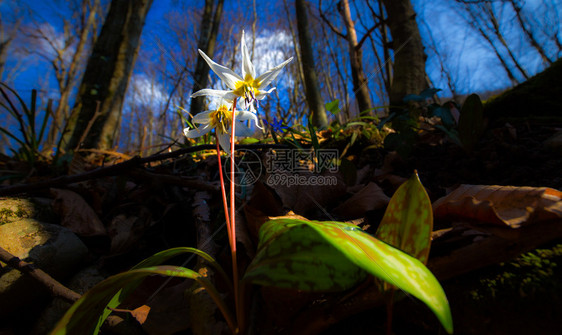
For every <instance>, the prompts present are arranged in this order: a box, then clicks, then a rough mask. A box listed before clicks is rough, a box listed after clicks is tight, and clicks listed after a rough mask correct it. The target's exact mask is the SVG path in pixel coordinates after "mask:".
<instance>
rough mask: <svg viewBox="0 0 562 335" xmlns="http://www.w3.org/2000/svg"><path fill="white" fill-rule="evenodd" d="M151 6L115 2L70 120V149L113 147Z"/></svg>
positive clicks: (141, 0)
mask: <svg viewBox="0 0 562 335" xmlns="http://www.w3.org/2000/svg"><path fill="white" fill-rule="evenodd" d="M151 5H152V0H112V1H111V5H110V7H109V12H108V14H107V17H106V19H105V22H104V24H103V27H102V29H101V33H100V36H99V37H98V39H97V40H96V43H95V45H94V48H93V51H92V55H91V56H90V58H89V59H88V64H87V66H86V71H85V73H84V76H83V78H82V83H81V85H80V89H79V92H78V99H77V103H76V105H75V107H74V111H73V113H72V114H73V115H71V118H70V120H69V126H70V127H69V130H71V131H72V135H71V136H70V138H69V140H68V142H67V145H66V149H67V150H73V149H75V148H76V147H79V146H82V147H84V148H100V149H108V148H111V147H112V146H113V140H114V138H115V134H116V132H117V130H118V128H119V124H120V118H121V110H122V108H123V100H124V96H125V92H126V91H127V86H128V83H129V78H130V77H131V72H132V69H133V65H134V63H135V60H136V56H137V53H138V49H139V46H140V43H139V41H140V35H141V32H142V29H143V26H144V21H145V19H146V15H147V14H148V10H149V9H150V6H151ZM98 105H99V109H98ZM88 129H89V132H87V130H88Z"/></svg>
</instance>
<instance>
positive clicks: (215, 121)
mask: <svg viewBox="0 0 562 335" xmlns="http://www.w3.org/2000/svg"><path fill="white" fill-rule="evenodd" d="M209 118H210V119H211V126H212V127H214V128H215V129H217V131H219V132H221V133H226V132H227V129H229V128H230V125H231V124H232V111H230V110H228V107H227V106H225V105H221V106H220V107H219V108H218V109H217V110H215V111H213V112H211V114H209Z"/></svg>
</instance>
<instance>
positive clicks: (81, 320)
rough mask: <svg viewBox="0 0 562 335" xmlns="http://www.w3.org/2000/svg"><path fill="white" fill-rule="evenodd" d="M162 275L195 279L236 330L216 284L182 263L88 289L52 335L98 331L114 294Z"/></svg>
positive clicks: (129, 274) (129, 273)
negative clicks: (184, 266)
mask: <svg viewBox="0 0 562 335" xmlns="http://www.w3.org/2000/svg"><path fill="white" fill-rule="evenodd" d="M152 275H161V276H170V277H183V278H189V279H194V280H196V281H197V282H198V283H199V284H201V286H203V287H204V288H205V289H206V290H207V292H208V293H209V295H210V296H211V297H212V298H213V300H214V301H215V302H216V303H217V304H218V306H219V309H220V310H221V312H223V315H224V316H225V318H226V320H227V322H228V324H229V326H230V328H231V330H233V331H234V330H235V329H236V325H235V322H234V319H233V318H232V314H231V313H230V312H229V311H228V309H227V307H226V304H225V303H224V301H223V300H222V299H221V298H220V295H219V293H218V291H217V290H216V289H215V287H214V286H213V285H212V284H211V283H210V282H209V281H208V280H207V279H205V278H204V277H202V276H201V275H200V274H199V273H197V272H195V271H193V270H190V269H186V268H182V267H179V266H156V267H150V268H142V269H136V270H131V271H127V272H123V273H120V274H117V275H115V276H112V277H109V278H107V279H106V280H104V281H102V282H101V283H99V284H97V285H96V286H94V287H93V288H92V289H91V290H89V291H88V292H86V293H85V294H84V295H83V296H82V297H81V298H80V299H79V300H78V301H77V302H76V303H74V305H72V306H71V307H70V309H69V310H68V311H67V312H66V314H65V315H64V316H63V317H62V319H61V320H60V321H59V322H58V323H57V325H56V326H55V328H54V329H53V331H52V332H51V334H52V335H65V334H96V332H95V328H96V325H97V324H98V321H99V319H100V316H101V315H102V314H103V312H104V310H105V308H106V306H107V304H108V303H109V302H110V301H111V300H112V299H114V296H115V295H116V294H117V293H118V292H120V291H121V289H122V288H124V287H127V286H128V285H130V283H136V282H138V281H140V280H142V279H144V278H146V277H148V276H152Z"/></svg>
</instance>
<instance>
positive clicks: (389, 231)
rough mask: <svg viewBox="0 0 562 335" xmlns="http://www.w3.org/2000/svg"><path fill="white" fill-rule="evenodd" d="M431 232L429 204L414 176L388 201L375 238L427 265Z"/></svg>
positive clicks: (424, 192)
mask: <svg viewBox="0 0 562 335" xmlns="http://www.w3.org/2000/svg"><path fill="white" fill-rule="evenodd" d="M432 230H433V212H432V208H431V201H430V200H429V197H428V196H427V192H426V191H425V189H424V187H423V185H422V184H421V182H420V179H419V178H418V175H417V173H414V174H413V175H412V176H411V177H410V179H408V180H407V181H406V182H405V183H404V184H402V185H401V186H400V187H399V188H398V190H396V192H395V193H394V195H393V196H392V198H391V199H390V202H389V204H388V207H387V208H386V212H385V213H384V217H383V219H382V221H381V224H380V225H379V228H378V229H377V232H376V234H375V236H376V237H377V238H378V239H380V240H382V241H384V242H386V243H388V244H390V245H392V246H394V247H396V248H398V249H400V250H402V251H404V252H406V253H408V254H409V255H411V256H413V257H415V258H417V259H419V260H420V261H421V262H422V263H424V264H427V257H428V255H429V247H430V242H431V231H432Z"/></svg>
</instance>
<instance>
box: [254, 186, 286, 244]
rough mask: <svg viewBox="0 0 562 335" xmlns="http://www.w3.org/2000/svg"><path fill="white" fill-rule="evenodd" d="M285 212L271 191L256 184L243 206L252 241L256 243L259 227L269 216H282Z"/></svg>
mask: <svg viewBox="0 0 562 335" xmlns="http://www.w3.org/2000/svg"><path fill="white" fill-rule="evenodd" d="M284 213H285V211H284V210H283V206H282V204H281V202H280V201H279V199H277V198H276V197H275V195H274V193H273V191H272V190H270V189H269V188H267V187H266V186H265V185H264V184H263V183H261V182H257V183H255V184H254V187H253V189H252V196H251V197H250V200H249V201H248V204H247V205H246V206H244V216H245V217H246V226H247V229H248V232H249V233H250V235H251V237H252V239H253V240H254V241H256V242H257V240H258V232H259V230H260V227H261V226H262V225H263V224H264V223H265V222H266V221H268V220H269V216H279V215H283V214H284Z"/></svg>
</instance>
